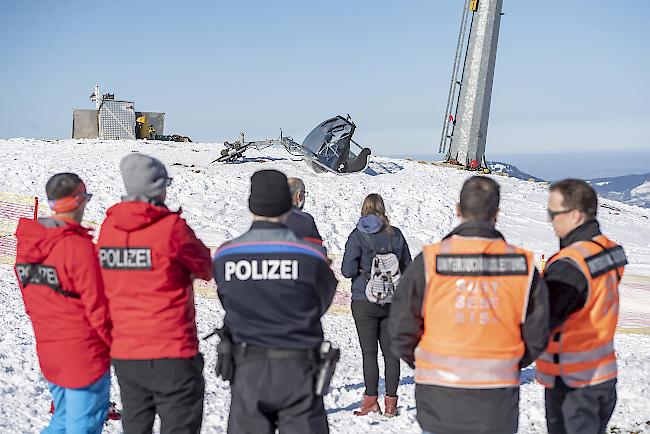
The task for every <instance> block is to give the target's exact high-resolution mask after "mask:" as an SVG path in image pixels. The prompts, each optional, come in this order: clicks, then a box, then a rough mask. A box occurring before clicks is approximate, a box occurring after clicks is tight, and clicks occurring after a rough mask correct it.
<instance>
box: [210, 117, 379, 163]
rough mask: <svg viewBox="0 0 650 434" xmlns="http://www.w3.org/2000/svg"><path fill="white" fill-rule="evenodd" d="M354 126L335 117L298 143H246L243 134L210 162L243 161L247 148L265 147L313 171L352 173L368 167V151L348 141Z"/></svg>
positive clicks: (284, 140)
mask: <svg viewBox="0 0 650 434" xmlns="http://www.w3.org/2000/svg"><path fill="white" fill-rule="evenodd" d="M355 129H356V125H355V124H354V122H352V119H350V115H348V116H347V117H345V118H344V117H343V116H335V117H333V118H331V119H327V120H326V121H323V122H321V123H320V124H319V125H318V126H316V128H314V129H313V130H312V131H311V132H310V133H309V134H308V135H307V137H305V140H303V142H302V144H299V143H297V142H295V141H294V140H293V138H292V137H289V136H283V135H282V132H280V138H279V139H270V140H260V141H253V142H247V141H246V140H245V138H244V133H242V134H241V137H240V139H239V140H237V141H236V142H235V143H228V142H225V143H224V149H223V150H222V151H221V156H220V157H219V158H217V159H216V160H214V161H212V163H235V162H238V161H241V160H243V159H244V153H245V152H246V151H247V150H248V149H249V148H253V149H257V150H261V149H264V148H266V147H269V146H277V145H279V146H283V147H284V148H285V149H286V150H287V152H288V153H289V154H291V155H293V156H296V157H301V158H302V159H304V160H306V161H307V162H309V163H310V164H311V166H312V168H313V169H314V171H316V172H319V173H320V172H332V173H336V174H345V173H354V172H360V171H362V170H365V169H366V167H367V166H368V157H369V156H370V152H371V151H370V149H369V148H365V147H362V146H361V145H359V144H358V143H357V142H355V141H354V140H353V139H352V135H353V134H354V131H355Z"/></svg>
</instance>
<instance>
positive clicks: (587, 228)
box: [560, 220, 601, 249]
mask: <svg viewBox="0 0 650 434" xmlns="http://www.w3.org/2000/svg"><path fill="white" fill-rule="evenodd" d="M598 235H601V232H600V225H599V224H598V221H596V220H591V221H588V222H587V223H583V224H582V225H580V226H578V227H577V228H575V229H574V230H572V231H571V232H569V233H568V234H567V235H566V236H565V237H564V238H560V249H563V248H565V247H567V246H570V245H571V244H573V243H576V242H578V241H589V240H590V239H592V238H594V237H597V236H598Z"/></svg>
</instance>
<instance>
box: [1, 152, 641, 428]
mask: <svg viewBox="0 0 650 434" xmlns="http://www.w3.org/2000/svg"><path fill="white" fill-rule="evenodd" d="M220 149H221V146H219V145H218V144H197V143H192V144H186V143H166V142H148V143H147V142H135V141H123V142H102V141H96V140H93V141H91V140H83V141H79V140H64V141H42V140H32V139H11V140H0V169H1V173H2V174H3V176H2V177H1V178H0V191H6V192H12V193H19V194H25V195H35V196H39V198H40V199H41V200H44V199H45V194H44V185H45V182H46V181H47V179H48V178H49V177H50V176H51V175H52V174H54V173H56V172H61V171H73V172H76V173H78V174H79V175H80V176H81V177H82V178H83V179H84V180H85V181H86V183H87V185H88V189H89V191H90V192H92V193H93V194H94V196H93V200H92V201H91V202H90V204H89V206H88V208H87V215H86V218H87V219H88V220H89V221H91V222H101V220H102V216H103V214H104V212H105V210H106V208H108V207H109V206H111V205H112V204H114V203H115V202H117V201H118V200H119V197H120V195H121V194H123V192H122V188H123V187H122V183H121V181H120V175H119V169H118V164H119V160H120V158H121V157H122V156H123V155H124V154H126V153H128V152H131V151H139V152H144V153H148V154H151V155H154V156H156V157H157V158H160V159H161V160H162V161H164V162H165V163H166V165H167V167H168V169H169V171H170V173H171V176H172V177H173V178H174V181H173V184H172V186H171V187H170V190H169V194H168V204H169V205H170V207H172V208H173V207H178V206H181V207H182V208H183V210H184V212H183V214H184V216H185V217H186V218H187V220H188V221H189V223H190V225H192V227H193V228H194V229H195V230H196V232H197V234H198V235H199V236H200V237H201V238H202V239H203V240H204V242H206V243H207V244H209V245H212V246H216V245H219V244H220V243H221V242H223V241H225V240H227V239H229V238H232V237H234V236H237V235H239V234H240V233H242V232H244V231H245V230H246V229H247V228H248V226H249V224H250V214H249V213H248V209H247V202H246V198H247V195H248V189H249V178H250V175H251V174H252V173H253V172H254V171H256V170H259V169H262V168H271V167H272V168H276V169H279V170H282V171H283V172H285V173H286V174H287V175H288V176H299V177H301V178H303V179H304V180H305V183H306V184H307V189H308V190H307V192H308V196H307V204H306V210H307V211H309V212H310V213H312V214H313V215H314V217H315V219H316V222H317V224H318V226H319V229H320V232H321V234H322V235H323V237H324V239H325V240H326V243H325V244H326V246H327V248H328V250H329V251H330V252H331V254H332V257H333V259H334V266H335V267H338V264H339V263H340V256H341V255H342V252H343V248H344V245H345V241H346V239H347V236H348V234H349V233H350V231H351V230H352V229H353V228H354V225H355V223H356V220H357V218H358V215H359V212H360V207H361V202H362V200H363V198H364V197H365V196H366V195H367V194H368V193H371V192H376V193H379V194H381V195H382V196H383V197H384V199H385V201H386V205H387V208H388V214H389V217H390V218H391V222H392V223H393V224H394V225H395V226H398V227H399V228H401V229H402V231H403V232H404V234H405V236H406V238H407V240H408V242H409V245H410V247H411V250H412V253H413V254H414V255H415V254H417V253H419V251H420V250H421V248H422V245H423V244H425V243H429V242H433V241H436V240H438V239H440V238H441V237H442V236H443V235H445V234H446V233H447V232H448V231H450V230H451V229H452V228H453V227H454V226H455V225H456V224H457V221H456V219H455V217H454V204H455V202H456V200H457V197H458V192H459V190H460V186H461V185H462V182H463V181H464V179H465V178H466V177H467V176H469V174H468V173H467V172H462V171H458V170H455V169H451V168H445V167H438V166H435V165H430V164H421V163H418V162H414V161H407V160H395V159H387V158H380V157H373V158H372V162H371V169H372V170H371V171H370V172H371V173H372V174H367V173H359V174H352V175H346V176H335V175H332V174H318V175H317V174H315V173H313V171H312V170H311V169H310V168H309V167H308V166H307V165H306V164H304V163H297V162H294V161H291V160H292V159H293V157H291V156H290V155H288V154H286V153H285V152H284V151H283V150H281V149H271V148H269V149H265V150H262V151H259V152H255V151H252V152H249V153H248V154H247V156H248V157H249V158H247V159H246V161H244V162H243V163H241V164H232V165H222V164H213V165H211V164H209V162H210V161H212V160H214V159H215V158H217V156H218V155H219V151H220ZM257 157H260V158H257ZM495 179H496V180H497V181H499V182H500V184H501V186H502V204H501V205H502V206H501V215H500V218H499V222H498V228H499V229H500V230H501V231H502V232H503V233H504V234H505V236H506V238H507V239H509V240H510V241H511V242H513V243H515V244H519V245H522V246H524V247H526V248H528V249H530V250H533V251H535V252H536V254H537V257H538V259H540V260H541V255H542V254H544V255H545V256H546V257H548V256H550V254H552V253H553V252H554V251H555V249H556V247H557V242H556V240H555V238H554V236H553V232H552V229H551V227H550V225H549V224H548V223H547V222H546V215H545V214H546V213H545V208H546V202H545V201H546V194H547V193H546V186H545V185H544V184H539V183H532V182H526V181H521V180H517V179H513V178H506V177H501V176H495ZM602 202H603V204H604V205H605V207H601V209H600V211H599V214H600V221H601V223H602V226H603V229H604V231H605V232H606V233H607V234H608V235H610V236H611V237H612V238H613V239H615V240H617V241H618V242H620V243H622V244H623V245H624V246H625V248H626V252H627V254H628V257H629V260H630V266H629V267H628V268H627V270H626V277H625V279H624V284H623V285H622V288H621V323H620V326H621V328H622V330H624V331H625V332H626V333H620V334H619V335H618V337H617V342H616V343H617V353H618V356H619V367H620V370H619V372H620V378H619V389H618V390H619V404H618V406H617V409H616V412H615V414H614V416H613V418H612V421H611V427H612V429H613V428H614V427H615V428H616V429H615V430H613V431H612V432H650V386H649V377H650V367H649V366H650V336H647V335H644V334H640V333H639V332H644V331H645V332H647V331H648V330H650V278H649V277H648V276H650V210H648V209H642V208H638V207H634V206H628V205H624V204H620V203H617V202H612V201H608V200H603V201H602ZM339 290H340V294H339V296H337V299H336V302H337V304H338V305H337V306H335V307H334V308H333V309H332V310H331V313H329V314H328V315H326V316H325V317H324V320H323V323H324V326H325V332H326V335H327V337H328V338H329V339H330V340H332V341H334V342H336V343H337V344H338V345H339V346H340V347H341V348H342V351H343V355H342V359H341V362H340V364H339V368H338V369H337V375H336V377H335V378H334V380H333V391H332V393H331V394H330V395H328V396H327V398H326V400H325V403H326V407H327V409H328V413H329V421H330V426H331V430H332V432H335V433H338V432H342V433H366V432H368V433H371V432H376V433H387V432H389V433H393V432H404V433H410V432H413V433H415V432H419V427H418V424H417V422H416V419H415V400H414V398H413V390H414V385H413V377H412V374H413V373H412V371H411V370H410V369H409V368H408V367H406V366H405V365H404V366H403V372H402V384H403V386H402V387H401V388H400V391H399V393H400V407H401V415H400V416H399V417H397V418H394V419H393V420H385V419H382V418H381V417H370V418H357V417H354V416H353V415H352V410H353V409H354V408H355V407H356V405H357V403H358V400H359V397H360V395H361V394H362V393H363V377H362V370H361V360H360V354H359V351H358V341H357V337H356V331H355V328H354V323H353V321H352V318H351V316H350V315H349V309H347V294H348V292H349V282H346V281H342V282H341V285H340V289H339ZM0 292H1V293H2V303H1V304H0V432H2V433H5V432H7V433H18V432H36V431H38V430H39V429H40V428H42V427H43V426H45V424H46V423H47V418H48V415H47V410H48V407H49V393H48V391H47V386H46V383H45V381H44V380H43V379H42V377H41V375H40V372H39V369H38V362H37V360H36V354H35V346H34V341H33V333H32V330H31V325H30V323H29V320H28V318H27V317H26V315H25V313H24V307H23V304H22V301H21V298H20V294H19V290H18V288H17V285H16V284H15V278H14V275H13V272H12V271H11V269H10V267H7V266H2V267H0ZM196 303H197V319H198V326H199V331H200V332H201V334H205V333H207V332H209V331H211V330H212V328H213V327H214V326H216V325H219V324H221V318H222V315H223V311H222V310H221V308H220V306H219V304H218V301H217V300H216V299H214V298H211V297H204V298H197V301H196ZM630 331H632V332H637V333H634V334H630V333H627V332H630ZM201 345H202V351H203V352H204V354H205V355H206V361H207V363H206V370H205V376H206V381H207V387H206V402H205V418H204V432H206V433H213V432H225V426H226V420H227V416H228V400H229V391H228V387H227V383H223V382H221V381H218V380H216V379H215V378H214V374H213V368H214V344H213V343H208V344H205V343H202V344H201ZM531 374H532V371H530V370H529V371H525V372H524V373H523V374H522V378H523V383H524V384H523V386H522V394H521V416H520V432H523V433H536V432H544V430H545V423H544V410H543V389H542V388H541V387H540V386H539V385H537V384H535V383H534V382H532V381H530V378H531ZM113 394H114V395H115V397H114V399H115V400H117V401H118V402H119V390H118V387H117V384H116V383H115V382H114V388H113ZM118 406H119V405H118ZM106 432H121V430H120V427H119V424H116V423H114V422H113V423H111V424H109V425H108V427H107V430H106Z"/></svg>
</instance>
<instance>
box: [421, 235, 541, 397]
mask: <svg viewBox="0 0 650 434" xmlns="http://www.w3.org/2000/svg"><path fill="white" fill-rule="evenodd" d="M423 256H424V262H425V275H426V289H425V294H424V299H423V303H422V317H423V318H424V333H423V336H422V338H421V339H420V342H419V344H418V347H417V348H416V350H415V381H416V383H418V384H433V385H438V386H445V387H457V388H475V389H494V388H504V387H519V362H520V360H521V357H522V355H523V353H524V344H523V339H522V337H521V324H522V323H523V322H524V320H525V315H526V310H527V306H528V296H529V291H530V286H531V283H532V277H533V273H534V271H535V266H534V263H533V256H532V254H530V253H529V252H527V251H525V250H522V249H519V248H517V247H514V246H511V245H509V244H507V243H506V242H505V241H504V240H502V239H493V238H478V237H460V236H457V235H456V236H453V237H451V238H448V239H445V240H443V241H442V242H441V243H438V244H434V245H430V246H425V247H424V249H423Z"/></svg>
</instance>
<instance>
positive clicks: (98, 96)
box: [90, 84, 102, 110]
mask: <svg viewBox="0 0 650 434" xmlns="http://www.w3.org/2000/svg"><path fill="white" fill-rule="evenodd" d="M90 100H91V101H92V102H94V103H95V108H96V109H97V110H99V106H101V105H102V94H101V93H99V85H98V84H96V85H95V92H93V94H92V95H90Z"/></svg>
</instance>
